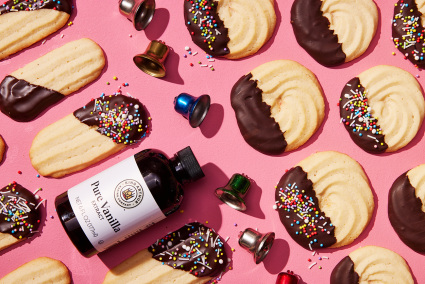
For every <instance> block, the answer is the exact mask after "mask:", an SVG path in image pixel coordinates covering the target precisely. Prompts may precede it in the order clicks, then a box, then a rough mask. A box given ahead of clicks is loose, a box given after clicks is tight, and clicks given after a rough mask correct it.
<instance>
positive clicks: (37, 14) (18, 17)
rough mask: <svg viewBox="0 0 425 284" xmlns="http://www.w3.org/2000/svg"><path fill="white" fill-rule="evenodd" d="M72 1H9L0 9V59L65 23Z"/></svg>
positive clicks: (34, 41)
mask: <svg viewBox="0 0 425 284" xmlns="http://www.w3.org/2000/svg"><path fill="white" fill-rule="evenodd" d="M71 12H72V8H71V1H69V0H63V1H52V0H45V1H38V0H17V1H13V0H8V1H5V2H4V3H3V4H2V5H1V6H0V38H1V41H0V60H1V59H4V58H6V57H7V56H9V55H11V54H13V53H16V52H18V51H20V50H22V49H24V48H26V47H28V46H30V45H32V44H34V43H36V42H37V41H39V40H41V39H43V38H45V37H46V36H48V35H50V34H52V33H54V32H56V31H57V30H58V29H60V28H61V27H62V26H64V25H65V24H66V22H67V21H68V19H69V16H70V14H71Z"/></svg>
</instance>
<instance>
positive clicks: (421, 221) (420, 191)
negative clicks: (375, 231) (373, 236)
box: [388, 164, 425, 253]
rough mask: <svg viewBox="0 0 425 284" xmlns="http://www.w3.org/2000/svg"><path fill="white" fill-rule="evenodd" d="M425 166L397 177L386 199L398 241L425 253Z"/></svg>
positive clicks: (389, 216)
mask: <svg viewBox="0 0 425 284" xmlns="http://www.w3.org/2000/svg"><path fill="white" fill-rule="evenodd" d="M424 181H425V164H423V165H420V166H418V167H416V168H414V169H411V170H410V171H408V172H406V173H404V174H402V175H401V176H399V177H398V178H397V179H396V180H395V182H394V183H393V185H392V186H391V189H390V192H389V197H388V218H389V219H390V222H391V225H392V226H393V228H394V230H395V231H396V233H397V234H398V236H399V237H400V239H401V240H402V241H403V242H404V243H405V244H406V245H407V246H409V247H410V248H411V249H413V250H414V251H417V252H420V253H424V252H425V205H424V200H425V183H424Z"/></svg>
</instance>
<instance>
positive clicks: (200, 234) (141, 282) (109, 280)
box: [103, 222, 228, 284]
mask: <svg viewBox="0 0 425 284" xmlns="http://www.w3.org/2000/svg"><path fill="white" fill-rule="evenodd" d="M227 262H228V259H227V256H226V251H225V250H224V240H223V239H221V238H220V236H219V235H218V234H217V233H216V232H215V231H214V229H210V228H208V227H206V226H204V225H202V224H201V223H197V222H194V223H190V224H186V225H185V226H183V227H182V228H180V229H178V230H177V231H174V232H172V233H169V234H168V235H166V236H165V237H164V238H162V239H159V240H157V241H156V242H155V243H154V244H152V245H151V246H150V247H149V248H147V249H144V250H142V251H139V252H138V253H136V254H135V255H133V256H132V257H130V258H129V259H126V260H124V261H123V262H122V263H120V264H119V265H118V266H116V267H114V268H112V269H111V270H110V271H109V272H108V273H107V274H106V277H105V280H104V281H103V284H130V283H134V284H136V283H137V284H148V283H161V284H202V283H207V282H208V281H210V280H212V279H213V278H214V277H215V276H218V275H219V274H220V273H222V272H223V270H224V269H225V267H226V265H227Z"/></svg>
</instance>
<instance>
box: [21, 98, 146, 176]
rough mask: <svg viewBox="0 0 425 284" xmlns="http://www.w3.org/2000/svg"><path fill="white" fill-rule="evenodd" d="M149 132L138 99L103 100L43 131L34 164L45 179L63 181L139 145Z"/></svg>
mask: <svg viewBox="0 0 425 284" xmlns="http://www.w3.org/2000/svg"><path fill="white" fill-rule="evenodd" d="M147 128H148V119H147V114H146V111H145V109H144V106H143V105H142V104H141V103H140V102H139V101H138V100H137V99H134V98H131V97H127V96H123V95H114V96H102V97H101V98H97V99H95V100H92V101H91V102H89V103H88V104H87V105H86V106H84V107H82V108H80V109H78V110H76V111H75V112H74V113H73V114H69V115H67V116H66V117H64V118H62V119H61V120H58V121H57V122H55V123H53V124H51V125H49V126H47V127H46V128H44V129H43V130H41V131H40V132H39V133H38V134H37V135H36V137H35V138H34V140H33V142H32V145H31V149H30V154H29V155H30V159H31V163H32V165H33V167H34V168H35V169H36V170H37V171H38V172H39V173H40V174H41V175H43V176H52V177H55V178H59V177H62V176H64V175H66V174H70V173H73V172H76V171H79V170H82V169H84V168H87V167H89V166H90V165H92V164H94V163H97V162H99V161H101V160H103V159H105V158H106V157H108V156H110V155H113V154H114V153H116V152H118V151H120V150H122V149H124V148H125V147H126V146H127V145H131V144H135V143H137V142H139V141H140V139H141V138H142V137H144V136H145V135H146V132H147V131H148V129H147Z"/></svg>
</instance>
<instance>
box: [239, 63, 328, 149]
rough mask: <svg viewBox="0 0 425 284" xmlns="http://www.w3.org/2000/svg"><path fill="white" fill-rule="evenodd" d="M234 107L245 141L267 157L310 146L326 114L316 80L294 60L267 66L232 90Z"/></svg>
mask: <svg viewBox="0 0 425 284" xmlns="http://www.w3.org/2000/svg"><path fill="white" fill-rule="evenodd" d="M231 102H232V107H233V109H234V110H235V113H236V118H237V121H238V126H239V129H240V130H241V133H242V136H243V137H244V139H245V141H246V142H247V143H248V144H249V145H251V146H252V147H253V148H255V149H257V150H258V151H260V152H263V153H266V154H280V153H283V152H287V151H292V150H295V149H297V148H298V147H300V146H301V145H303V144H304V143H306V142H307V140H308V139H310V137H311V136H312V135H313V134H314V133H315V132H316V131H317V130H318V128H319V127H320V125H321V123H322V121H323V118H324V113H325V104H324V100H323V94H322V88H321V87H320V84H319V82H318V81H317V79H316V76H315V75H314V74H313V73H312V72H311V71H310V70H308V69H307V68H305V67H304V66H302V65H301V64H299V63H297V62H295V61H291V60H276V61H271V62H268V63H265V64H263V65H261V66H259V67H257V68H255V69H254V70H252V71H251V73H250V74H248V75H246V76H244V77H242V78H241V79H240V80H239V81H238V82H237V83H236V84H235V86H234V87H233V90H232V94H231Z"/></svg>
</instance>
